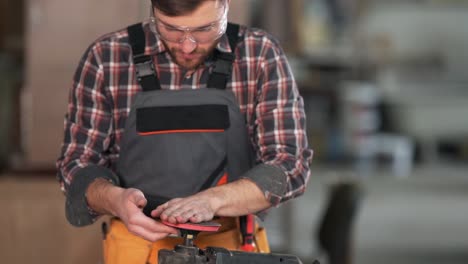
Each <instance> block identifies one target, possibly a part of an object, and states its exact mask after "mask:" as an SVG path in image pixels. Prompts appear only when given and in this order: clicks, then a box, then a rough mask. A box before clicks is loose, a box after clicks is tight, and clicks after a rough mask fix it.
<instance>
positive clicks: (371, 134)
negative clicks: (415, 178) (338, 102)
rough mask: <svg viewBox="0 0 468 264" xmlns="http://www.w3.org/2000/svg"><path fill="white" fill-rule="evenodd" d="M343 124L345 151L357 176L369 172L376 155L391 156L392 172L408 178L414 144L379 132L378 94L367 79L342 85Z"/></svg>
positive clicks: (373, 164) (379, 101)
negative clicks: (352, 160) (347, 151)
mask: <svg viewBox="0 0 468 264" xmlns="http://www.w3.org/2000/svg"><path fill="white" fill-rule="evenodd" d="M342 88H343V89H342V93H341V96H342V102H343V115H342V118H343V126H344V131H345V135H346V136H345V141H346V143H347V147H348V150H349V152H350V154H351V155H352V157H353V158H355V159H356V169H357V172H358V174H359V175H364V176H368V175H370V174H371V173H372V172H373V171H374V169H375V167H376V163H377V157H378V156H379V155H386V156H389V157H391V160H392V172H393V175H395V176H397V177H407V176H409V175H410V174H411V170H412V167H413V152H414V143H413V141H412V140H411V138H410V137H408V136H406V135H403V134H399V133H393V132H390V133H389V132H386V131H380V127H381V126H382V124H381V123H382V116H381V113H380V112H379V111H378V106H379V104H381V101H382V99H381V95H380V92H379V90H378V89H377V87H376V86H375V85H374V84H372V83H366V82H347V83H344V84H343V87H342Z"/></svg>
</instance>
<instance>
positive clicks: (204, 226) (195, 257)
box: [158, 222, 318, 264]
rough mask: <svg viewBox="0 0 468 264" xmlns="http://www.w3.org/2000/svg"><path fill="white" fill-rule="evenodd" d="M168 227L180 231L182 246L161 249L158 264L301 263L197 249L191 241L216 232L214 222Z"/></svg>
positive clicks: (284, 257) (275, 256)
mask: <svg viewBox="0 0 468 264" xmlns="http://www.w3.org/2000/svg"><path fill="white" fill-rule="evenodd" d="M166 224H168V223H166ZM168 225H170V226H174V227H176V228H178V229H179V230H180V233H181V235H182V237H183V238H184V244H183V245H177V246H175V248H174V250H167V249H161V250H160V251H159V257H158V263H160V264H202V263H213V264H214V263H216V264H227V263H229V264H236V263H243V264H245V263H251V264H261V263H268V264H274V263H285V264H288V263H289V264H294V263H298V264H300V263H302V262H301V260H300V259H299V258H298V257H295V256H291V255H284V254H261V253H249V252H241V251H230V250H227V249H225V248H217V247H207V248H206V249H205V250H201V249H199V248H198V247H197V246H196V245H194V244H193V240H194V239H195V238H196V236H197V234H198V233H199V232H201V231H206V232H215V231H217V230H218V229H219V227H220V225H219V224H218V223H215V222H205V223H200V224H193V223H190V224H183V225H172V224H168ZM314 264H318V261H315V262H314Z"/></svg>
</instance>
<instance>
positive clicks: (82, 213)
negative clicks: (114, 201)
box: [56, 44, 119, 226]
mask: <svg viewBox="0 0 468 264" xmlns="http://www.w3.org/2000/svg"><path fill="white" fill-rule="evenodd" d="M99 50H100V49H99V45H98V44H94V45H92V46H91V47H90V48H89V49H88V50H87V51H86V52H85V54H84V55H83V57H82V59H81V60H80V63H79V65H78V67H77V70H76V72H75V75H74V80H73V86H72V89H71V90H70V95H69V104H68V111H67V114H66V116H65V121H64V141H63V145H62V149H61V153H60V156H59V158H58V160H57V163H56V166H57V171H58V173H57V178H58V180H59V182H60V184H61V187H62V191H63V192H64V193H65V196H66V210H65V212H66V217H67V219H68V221H69V222H70V223H71V224H72V225H75V226H84V225H89V224H91V223H93V222H94V221H95V220H96V219H97V218H98V216H99V215H98V214H97V213H95V212H93V210H91V209H90V208H89V207H88V204H87V201H86V196H85V194H86V190H87V188H88V186H89V185H90V184H91V183H92V182H93V181H94V180H96V179H97V178H104V179H107V180H109V181H110V182H112V183H114V184H116V185H117V184H118V182H119V181H118V177H117V176H116V175H115V174H114V173H113V172H112V171H111V170H110V169H109V164H110V162H109V157H108V155H106V153H107V152H108V149H109V146H110V144H111V142H112V134H113V132H112V131H113V129H112V112H111V104H112V101H111V100H110V99H109V98H110V96H109V95H108V94H107V93H106V91H105V88H104V85H103V83H104V80H103V67H102V63H101V61H100V56H99V52H98V51H99Z"/></svg>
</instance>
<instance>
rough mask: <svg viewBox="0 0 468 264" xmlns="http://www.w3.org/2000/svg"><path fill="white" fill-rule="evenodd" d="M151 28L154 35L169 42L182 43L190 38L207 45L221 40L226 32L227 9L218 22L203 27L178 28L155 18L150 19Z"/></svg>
mask: <svg viewBox="0 0 468 264" xmlns="http://www.w3.org/2000/svg"><path fill="white" fill-rule="evenodd" d="M150 27H151V29H152V31H153V32H154V33H156V34H157V35H159V36H160V37H161V38H162V39H164V40H166V41H169V42H176V43H180V42H183V41H184V40H185V39H186V38H189V39H191V40H192V41H194V42H197V43H207V42H211V41H214V40H216V39H218V38H220V37H221V36H222V35H223V34H224V32H225V31H226V27H227V8H225V12H224V14H223V15H222V17H221V18H220V19H219V20H218V21H215V22H213V23H211V24H209V25H207V26H203V27H197V28H189V27H176V26H172V25H169V24H166V23H164V22H163V21H160V20H158V19H156V18H155V17H154V16H151V18H150Z"/></svg>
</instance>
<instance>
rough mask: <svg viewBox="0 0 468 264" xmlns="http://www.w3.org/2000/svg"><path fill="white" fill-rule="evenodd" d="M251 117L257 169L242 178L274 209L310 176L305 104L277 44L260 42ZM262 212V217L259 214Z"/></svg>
mask: <svg viewBox="0 0 468 264" xmlns="http://www.w3.org/2000/svg"><path fill="white" fill-rule="evenodd" d="M262 45H263V46H262V49H260V50H262V51H263V53H262V54H261V60H260V61H261V62H260V66H259V69H260V70H259V72H260V73H259V77H258V85H257V90H258V92H257V94H258V100H257V105H256V108H255V118H253V120H254V121H253V122H255V123H254V124H251V125H253V126H254V127H255V129H254V146H255V148H256V152H257V159H258V161H259V163H258V165H257V166H255V167H254V168H253V169H251V170H250V171H248V172H247V173H246V175H244V176H245V177H246V178H249V179H251V180H252V181H254V182H255V183H256V184H257V186H258V187H259V188H260V189H261V190H262V191H263V193H264V195H265V197H266V198H267V199H268V200H269V201H270V203H271V204H272V205H273V206H278V205H279V204H280V203H283V202H285V201H287V200H289V199H292V198H295V197H297V196H300V195H302V194H303V193H304V191H305V188H306V185H307V183H308V181H309V178H310V169H309V163H310V162H311V159H312V150H311V149H309V146H308V142H307V134H306V118H305V113H304V102H303V99H302V97H301V96H300V94H299V91H298V88H297V85H296V82H295V80H294V77H293V74H292V72H291V69H290V66H289V64H288V61H287V58H286V56H285V54H284V52H283V50H282V49H281V47H280V46H279V44H278V42H277V41H276V40H275V39H274V38H272V37H271V36H270V37H268V35H266V36H265V37H264V40H263V41H262ZM260 214H261V213H260Z"/></svg>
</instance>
